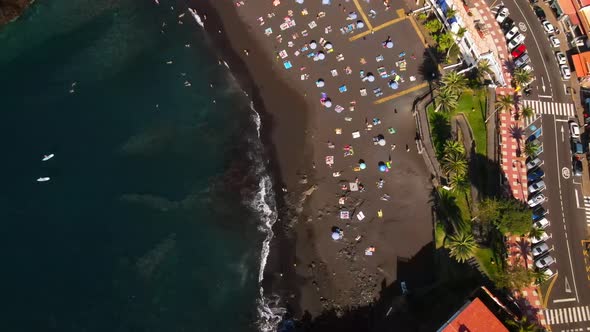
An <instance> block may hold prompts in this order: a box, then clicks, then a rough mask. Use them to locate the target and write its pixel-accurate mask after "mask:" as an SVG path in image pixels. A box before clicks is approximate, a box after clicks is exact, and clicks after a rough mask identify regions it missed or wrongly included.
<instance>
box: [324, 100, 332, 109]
mask: <svg viewBox="0 0 590 332" xmlns="http://www.w3.org/2000/svg"><path fill="white" fill-rule="evenodd" d="M324 106H326V108H330V107H332V101H331V100H330V99H328V100H326V101H325V102H324Z"/></svg>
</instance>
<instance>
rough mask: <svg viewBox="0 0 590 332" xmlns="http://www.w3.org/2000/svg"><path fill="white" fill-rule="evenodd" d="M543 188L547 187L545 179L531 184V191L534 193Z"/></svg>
mask: <svg viewBox="0 0 590 332" xmlns="http://www.w3.org/2000/svg"><path fill="white" fill-rule="evenodd" d="M543 189H545V182H544V181H543V180H539V181H537V182H535V183H533V184H531V185H530V186H529V193H531V194H533V193H536V192H538V191H541V190H543Z"/></svg>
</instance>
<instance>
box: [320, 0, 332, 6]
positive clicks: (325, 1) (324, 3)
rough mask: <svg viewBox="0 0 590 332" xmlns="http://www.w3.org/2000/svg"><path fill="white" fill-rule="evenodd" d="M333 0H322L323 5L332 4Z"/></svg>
mask: <svg viewBox="0 0 590 332" xmlns="http://www.w3.org/2000/svg"><path fill="white" fill-rule="evenodd" d="M331 4H332V1H331V0H322V5H331Z"/></svg>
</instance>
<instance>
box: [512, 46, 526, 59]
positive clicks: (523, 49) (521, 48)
mask: <svg viewBox="0 0 590 332" xmlns="http://www.w3.org/2000/svg"><path fill="white" fill-rule="evenodd" d="M525 52H526V46H525V45H524V44H522V45H519V46H518V47H517V48H515V49H514V50H512V53H511V54H512V57H513V58H514V59H516V58H518V57H519V56H521V55H523V54H525Z"/></svg>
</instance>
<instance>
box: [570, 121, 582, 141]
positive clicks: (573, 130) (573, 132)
mask: <svg viewBox="0 0 590 332" xmlns="http://www.w3.org/2000/svg"><path fill="white" fill-rule="evenodd" d="M570 136H572V138H579V137H580V126H578V124H577V123H576V122H574V121H570Z"/></svg>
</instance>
